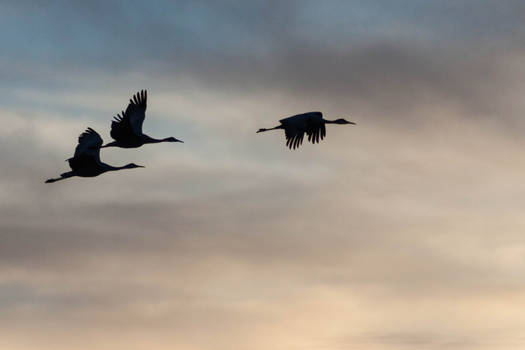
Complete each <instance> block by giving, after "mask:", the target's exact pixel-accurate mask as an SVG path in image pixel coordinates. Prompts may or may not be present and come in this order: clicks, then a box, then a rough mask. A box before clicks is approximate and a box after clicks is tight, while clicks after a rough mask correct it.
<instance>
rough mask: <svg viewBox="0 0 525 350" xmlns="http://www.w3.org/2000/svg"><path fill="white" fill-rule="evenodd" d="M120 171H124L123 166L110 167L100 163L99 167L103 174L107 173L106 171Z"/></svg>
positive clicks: (124, 167)
mask: <svg viewBox="0 0 525 350" xmlns="http://www.w3.org/2000/svg"><path fill="white" fill-rule="evenodd" d="M122 169H126V166H125V165H123V166H112V165H109V164H106V163H102V164H101V166H100V170H102V172H103V173H105V172H107V171H117V170H122Z"/></svg>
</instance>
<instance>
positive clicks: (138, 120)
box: [111, 90, 148, 141]
mask: <svg viewBox="0 0 525 350" xmlns="http://www.w3.org/2000/svg"><path fill="white" fill-rule="evenodd" d="M147 99H148V92H147V91H146V90H141V91H140V92H137V93H136V94H135V95H133V98H132V99H130V100H129V104H128V108H126V111H125V112H124V111H122V113H121V114H118V115H117V116H116V117H115V118H114V120H113V121H112V122H111V137H112V138H114V139H115V140H116V141H120V140H124V139H126V138H129V137H130V136H132V137H135V136H140V135H142V124H143V123H144V118H146V101H147Z"/></svg>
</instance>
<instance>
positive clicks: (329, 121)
mask: <svg viewBox="0 0 525 350" xmlns="http://www.w3.org/2000/svg"><path fill="white" fill-rule="evenodd" d="M323 121H324V122H325V124H337V122H336V121H335V120H326V119H323Z"/></svg>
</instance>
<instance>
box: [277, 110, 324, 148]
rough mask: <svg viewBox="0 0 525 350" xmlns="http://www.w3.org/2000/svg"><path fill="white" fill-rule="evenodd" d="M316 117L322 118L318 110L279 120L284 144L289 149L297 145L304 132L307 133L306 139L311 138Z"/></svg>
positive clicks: (301, 140) (300, 141) (301, 141)
mask: <svg viewBox="0 0 525 350" xmlns="http://www.w3.org/2000/svg"><path fill="white" fill-rule="evenodd" d="M317 119H319V120H321V119H322V114H321V113H320V112H308V113H303V114H297V115H293V116H291V117H288V118H284V119H281V120H280V122H281V124H282V125H283V127H284V133H285V136H286V146H288V147H289V148H290V149H296V148H297V147H299V146H300V145H301V144H302V143H303V139H304V134H305V133H306V134H307V135H308V140H311V139H312V136H313V134H314V131H315V124H317V122H316V120H317Z"/></svg>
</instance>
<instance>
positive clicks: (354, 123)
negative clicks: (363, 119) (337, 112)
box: [348, 122, 356, 125]
mask: <svg viewBox="0 0 525 350" xmlns="http://www.w3.org/2000/svg"><path fill="white" fill-rule="evenodd" d="M348 124H352V125H356V124H355V123H354V122H348Z"/></svg>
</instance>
